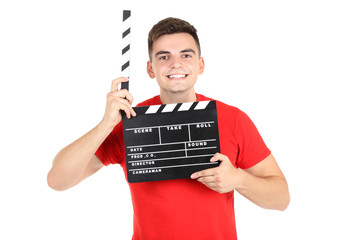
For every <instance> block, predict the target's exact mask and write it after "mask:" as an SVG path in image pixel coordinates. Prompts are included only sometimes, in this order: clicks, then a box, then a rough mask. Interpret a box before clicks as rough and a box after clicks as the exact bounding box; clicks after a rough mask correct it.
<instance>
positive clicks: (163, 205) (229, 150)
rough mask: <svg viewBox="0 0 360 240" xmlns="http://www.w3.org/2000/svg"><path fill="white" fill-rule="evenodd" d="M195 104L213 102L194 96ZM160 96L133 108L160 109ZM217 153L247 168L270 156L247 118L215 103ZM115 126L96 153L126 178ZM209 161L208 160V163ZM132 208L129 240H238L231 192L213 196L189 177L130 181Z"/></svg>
mask: <svg viewBox="0 0 360 240" xmlns="http://www.w3.org/2000/svg"><path fill="white" fill-rule="evenodd" d="M196 96H197V101H206V100H212V99H210V98H207V97H205V96H203V95H200V94H197V95H196ZM160 104H162V103H161V100H160V96H155V97H153V98H151V99H149V100H146V101H144V102H142V103H140V104H138V106H148V105H160ZM216 107H217V117H218V127H219V137H220V149H221V153H222V154H224V155H226V156H228V157H229V159H230V160H231V162H232V163H233V165H234V166H236V167H239V168H242V169H246V168H250V167H252V166H254V165H256V164H257V163H259V162H260V161H262V160H264V159H265V158H266V157H267V156H269V155H270V150H269V149H268V148H267V147H266V145H265V143H264V141H263V140H262V138H261V136H260V134H259V132H258V130H257V129H256V127H255V125H254V124H253V122H252V121H251V120H250V118H249V117H248V116H247V115H246V114H245V113H244V112H242V111H241V110H239V109H238V108H236V107H232V106H229V105H226V104H224V103H222V102H219V101H216ZM123 139H124V138H123V126H122V122H120V123H119V124H118V125H117V126H116V127H115V128H114V130H113V132H112V133H111V134H110V135H109V136H108V138H107V139H106V140H105V141H104V142H103V144H102V145H101V146H100V148H99V149H98V150H97V152H96V155H97V156H98V157H99V158H100V160H101V161H102V162H103V164H104V165H109V164H121V166H122V168H123V170H124V173H125V176H126V161H125V151H124V144H123V141H124V140H123ZM209 160H210V159H209ZM129 187H130V192H131V197H132V204H133V209H134V219H133V220H134V223H133V224H134V233H133V240H145V239H151V240H153V239H156V240H162V239H165V240H169V239H172V240H177V239H179V240H184V239H196V240H200V239H204V240H211V239H217V240H220V239H221V240H232V239H237V236H236V225H235V213H234V191H231V192H229V193H224V194H220V193H217V192H215V191H213V190H211V189H209V188H207V187H206V186H205V185H203V184H201V183H199V182H197V181H196V180H192V179H179V180H168V181H156V182H144V183H129Z"/></svg>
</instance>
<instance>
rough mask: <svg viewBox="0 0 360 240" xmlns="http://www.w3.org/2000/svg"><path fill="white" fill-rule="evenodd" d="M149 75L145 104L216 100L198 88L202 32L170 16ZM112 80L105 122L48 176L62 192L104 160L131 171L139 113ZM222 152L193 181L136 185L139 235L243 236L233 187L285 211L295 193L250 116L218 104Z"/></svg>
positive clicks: (153, 35) (155, 31)
mask: <svg viewBox="0 0 360 240" xmlns="http://www.w3.org/2000/svg"><path fill="white" fill-rule="evenodd" d="M148 47H149V57H150V61H148V63H147V72H148V74H149V76H150V77H151V78H156V80H157V82H158V85H159V87H160V95H158V96H155V97H154V98H151V99H148V100H146V101H144V102H142V103H140V104H139V106H144V105H157V104H169V103H182V102H193V101H204V100H210V98H207V97H205V96H203V95H200V94H197V93H196V92H195V90H194V85H195V83H196V80H197V77H198V75H199V74H201V73H202V72H203V71H204V66H205V65H204V59H203V58H202V57H201V52H200V44H199V40H198V37H197V34H196V29H195V28H194V27H193V26H192V25H190V24H189V23H187V22H185V21H183V20H180V19H176V18H167V19H164V20H162V21H160V22H159V23H157V24H156V25H154V27H153V28H152V29H151V31H150V33H149V39H148ZM126 81H128V79H126V78H118V79H115V80H114V81H113V82H112V86H111V91H110V92H109V93H108V95H107V103H106V110H105V114H104V117H103V119H102V121H101V122H100V123H99V124H98V125H97V126H96V127H95V128H94V129H92V130H91V131H90V132H88V133H87V134H85V135H84V136H83V137H81V138H80V139H78V140H77V141H75V142H74V143H72V144H70V145H69V146H67V147H66V148H64V149H63V150H61V151H60V152H59V153H58V155H57V156H56V157H55V159H54V162H53V167H52V169H51V170H50V172H49V174H48V184H49V186H50V187H52V188H53V189H56V190H65V189H68V188H70V187H72V186H75V185H76V184H78V183H79V182H81V181H82V180H83V179H85V178H87V177H88V176H90V175H92V174H93V173H95V172H96V171H98V170H99V169H100V168H102V166H103V165H109V164H121V166H122V167H123V169H124V172H125V175H126V164H125V153H124V144H123V128H122V121H121V120H122V116H121V114H120V110H122V111H125V113H126V116H127V117H128V118H131V117H135V116H136V113H135V111H134V110H133V108H132V107H131V104H132V102H133V97H132V95H131V94H130V93H129V92H128V91H127V90H118V84H120V83H121V82H126ZM217 111H218V125H219V137H220V145H221V146H220V148H221V153H216V154H215V155H214V156H213V157H212V158H211V159H209V161H220V162H221V163H220V166H219V167H216V168H211V169H207V170H203V171H199V172H196V173H193V174H192V175H191V177H190V178H189V179H180V180H169V181H157V182H145V183H133V184H129V187H130V191H131V196H132V202H133V208H134V235H133V239H135V240H137V239H157V240H159V239H181V240H183V239H224V240H229V239H237V235H236V224H235V216H234V215H235V214H234V195H233V194H234V190H236V191H237V192H238V193H240V194H241V195H243V196H244V197H246V198H247V199H249V200H250V201H252V202H253V203H255V204H257V205H259V206H261V207H263V208H267V209H278V210H284V209H286V207H287V205H288V203H289V192H288V187H287V183H286V180H285V177H284V175H283V174H282V172H281V170H280V168H279V167H278V165H277V163H276V161H275V159H274V157H273V155H272V154H271V152H270V150H269V149H268V148H267V147H266V145H265V144H264V142H263V140H262V138H261V136H260V135H259V133H258V131H257V129H256V127H255V126H254V124H253V123H252V121H251V120H250V119H249V117H248V116H247V115H246V114H245V113H243V112H242V111H240V110H239V109H237V108H235V107H232V106H229V105H226V104H224V103H222V102H219V101H217Z"/></svg>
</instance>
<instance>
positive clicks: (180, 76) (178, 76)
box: [169, 75, 186, 78]
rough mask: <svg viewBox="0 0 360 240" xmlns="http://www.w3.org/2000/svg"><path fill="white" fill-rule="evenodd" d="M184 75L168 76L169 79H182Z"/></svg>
mask: <svg viewBox="0 0 360 240" xmlns="http://www.w3.org/2000/svg"><path fill="white" fill-rule="evenodd" d="M184 77H186V75H170V76H169V78H184Z"/></svg>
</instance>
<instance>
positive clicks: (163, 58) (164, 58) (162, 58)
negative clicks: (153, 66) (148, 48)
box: [159, 56, 168, 60]
mask: <svg viewBox="0 0 360 240" xmlns="http://www.w3.org/2000/svg"><path fill="white" fill-rule="evenodd" d="M159 59H160V60H166V59H168V57H167V56H161V57H159Z"/></svg>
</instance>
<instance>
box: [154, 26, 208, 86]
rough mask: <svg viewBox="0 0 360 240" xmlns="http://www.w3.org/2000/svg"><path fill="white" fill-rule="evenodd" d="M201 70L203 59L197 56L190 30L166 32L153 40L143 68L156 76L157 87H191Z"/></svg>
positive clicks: (196, 48)
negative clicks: (151, 48) (149, 56)
mask: <svg viewBox="0 0 360 240" xmlns="http://www.w3.org/2000/svg"><path fill="white" fill-rule="evenodd" d="M203 71H204V59H203V58H200V56H199V49H198V47H197V45H196V43H195V40H194V38H193V37H192V36H191V35H190V34H188V33H175V34H166V35H163V36H161V37H160V38H159V39H157V40H156V41H155V42H154V44H153V52H152V53H151V61H149V62H148V63H147V72H148V74H149V76H150V77H151V78H156V80H157V82H158V84H159V86H160V89H161V91H166V92H167V93H181V92H187V91H191V90H193V88H194V85H195V83H196V80H197V77H198V75H199V74H201V73H203Z"/></svg>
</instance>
